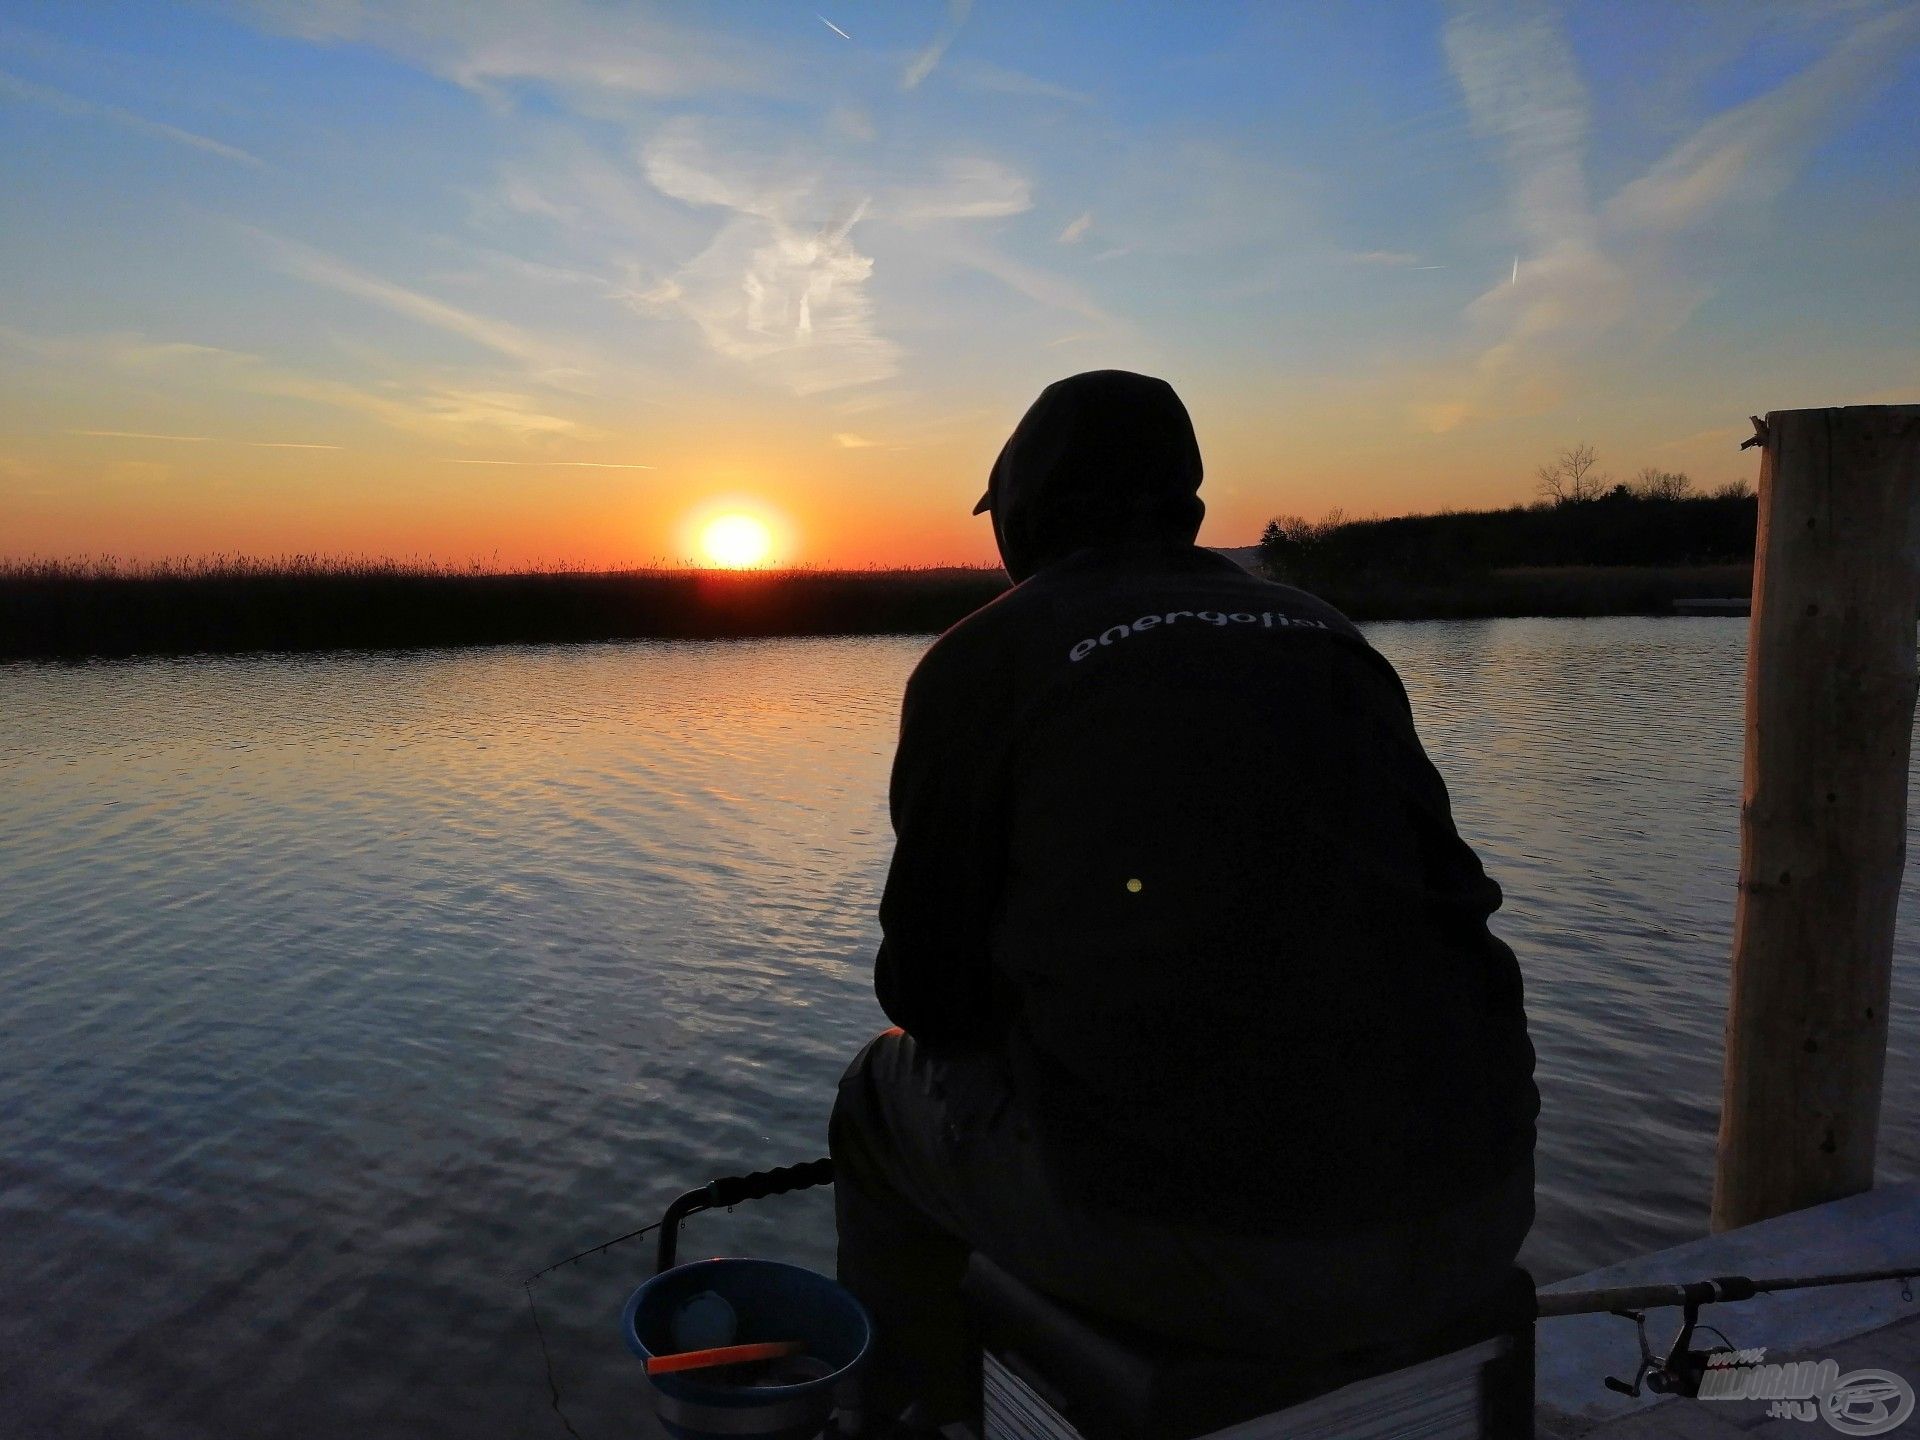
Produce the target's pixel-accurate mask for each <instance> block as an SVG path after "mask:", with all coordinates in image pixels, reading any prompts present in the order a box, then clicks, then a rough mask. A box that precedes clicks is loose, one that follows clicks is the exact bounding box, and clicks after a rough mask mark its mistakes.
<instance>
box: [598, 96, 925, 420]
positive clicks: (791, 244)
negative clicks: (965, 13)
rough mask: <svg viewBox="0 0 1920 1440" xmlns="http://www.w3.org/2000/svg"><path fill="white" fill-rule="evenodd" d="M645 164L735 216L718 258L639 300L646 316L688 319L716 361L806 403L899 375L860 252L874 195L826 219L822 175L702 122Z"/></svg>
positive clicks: (677, 128)
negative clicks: (673, 314)
mask: <svg viewBox="0 0 1920 1440" xmlns="http://www.w3.org/2000/svg"><path fill="white" fill-rule="evenodd" d="M642 163H643V165H644V168H645V171H646V175H647V178H648V179H649V180H650V181H651V182H652V184H653V185H654V187H655V188H656V189H658V190H659V191H661V193H663V194H665V195H669V196H672V197H673V198H675V199H677V200H681V201H684V202H685V203H687V204H690V205H697V206H703V207H709V208H717V209H721V210H724V211H727V212H729V215H728V218H727V219H726V220H725V221H724V222H723V223H722V225H721V227H720V230H719V232H718V233H717V234H716V235H714V237H713V238H712V240H711V241H710V242H709V243H708V245H707V247H706V249H704V250H703V251H701V253H700V254H698V255H697V256H695V257H694V258H693V259H692V260H690V261H688V262H687V263H686V264H685V265H682V266H681V267H680V268H679V269H678V270H677V271H676V272H675V273H674V274H673V275H671V276H670V277H668V278H667V279H665V280H664V281H663V282H662V283H660V284H658V285H656V286H654V287H652V288H650V289H648V290H646V291H644V292H642V293H640V294H638V295H636V296H635V297H634V303H635V305H636V308H641V309H643V310H644V309H646V308H649V307H655V306H672V307H675V308H677V309H679V310H680V311H681V312H682V313H684V314H686V315H687V316H688V317H689V318H691V319H692V320H693V322H694V323H695V324H696V325H697V326H698V327H699V329H700V332H701V334H702V335H703V336H704V337H705V339H706V341H707V344H708V345H709V346H710V347H711V348H712V349H713V350H714V351H716V352H717V353H719V354H720V355H723V356H725V357H726V358H728V359H730V360H733V361H736V362H739V363H742V364H745V365H747V366H749V367H751V368H752V369H754V370H756V371H758V372H760V373H762V374H764V375H766V376H767V377H768V378H769V379H771V380H773V381H774V382H775V383H777V384H781V385H784V386H785V387H787V388H789V389H791V390H792V391H793V392H794V393H796V394H800V395H810V394H817V393H819V392H821V391H826V390H835V389H841V388H844V387H847V386H852V385H861V384H867V383H870V382H872V381H876V380H884V379H886V378H887V377H888V376H890V375H892V374H893V373H894V371H895V369H896V368H897V366H898V351H897V349H896V347H895V346H894V345H893V344H892V343H891V342H890V341H888V340H886V339H885V338H883V337H882V336H881V335H880V333H879V331H878V329H877V328H876V326H875V321H874V313H873V300H872V297H871V296H870V295H869V294H868V293H867V289H866V286H867V282H868V280H869V279H870V278H871V276H872V274H873V260H872V258H871V257H870V256H867V255H864V254H862V253H861V252H860V251H858V250H856V249H855V248H854V246H853V243H852V236H853V231H854V227H855V226H857V225H858V224H859V223H860V221H861V219H862V218H863V217H864V216H865V214H866V213H867V208H868V204H869V202H868V200H867V199H866V198H865V197H864V196H862V197H858V198H853V197H842V198H840V199H839V200H838V201H837V205H838V206H839V207H843V208H840V211H839V213H838V214H837V215H833V216H832V218H824V219H823V218H822V212H823V211H827V210H829V207H832V206H834V205H835V204H836V202H835V201H834V200H832V199H830V198H829V197H828V195H826V194H823V193H822V191H823V189H824V187H823V185H822V182H821V179H820V177H819V176H818V175H817V174H816V173H811V172H808V171H805V170H801V169H798V168H796V167H795V166H794V164H793V163H792V162H791V159H790V157H782V156H777V155H774V156H769V155H767V154H765V153H753V152H748V151H743V150H741V149H739V148H737V147H729V146H725V145H722V144H717V143H715V141H714V139H713V137H712V136H710V135H709V134H708V132H707V131H706V129H705V128H704V127H702V126H701V125H699V124H698V123H696V122H694V121H692V120H682V121H677V122H674V123H673V124H670V125H668V126H666V127H665V128H664V129H662V131H661V132H660V133H659V134H658V135H656V136H655V137H654V139H653V140H652V142H651V143H649V144H648V145H647V147H646V149H645V151H644V153H643V156H642Z"/></svg>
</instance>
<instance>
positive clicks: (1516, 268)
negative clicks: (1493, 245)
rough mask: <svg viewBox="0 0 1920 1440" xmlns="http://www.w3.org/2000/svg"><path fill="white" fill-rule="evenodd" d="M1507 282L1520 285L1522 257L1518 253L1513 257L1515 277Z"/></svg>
mask: <svg viewBox="0 0 1920 1440" xmlns="http://www.w3.org/2000/svg"><path fill="white" fill-rule="evenodd" d="M1507 283H1508V284H1509V285H1518V284H1519V283H1520V257H1519V256H1518V255H1516V256H1514V257H1513V278H1512V279H1511V280H1509V281H1507Z"/></svg>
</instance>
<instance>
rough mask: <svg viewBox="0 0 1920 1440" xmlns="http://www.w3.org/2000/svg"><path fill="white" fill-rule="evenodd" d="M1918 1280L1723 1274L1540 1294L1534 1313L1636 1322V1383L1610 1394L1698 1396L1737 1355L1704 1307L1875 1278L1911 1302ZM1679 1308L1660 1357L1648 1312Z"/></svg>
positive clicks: (1622, 1383) (1860, 1274) (1901, 1275)
mask: <svg viewBox="0 0 1920 1440" xmlns="http://www.w3.org/2000/svg"><path fill="white" fill-rule="evenodd" d="M1916 1276H1920V1266H1901V1267H1896V1268H1893V1269H1888V1270H1847V1271H1842V1272H1840V1273H1838V1274H1833V1275H1788V1276H1774V1277H1769V1278H1767V1279H1763V1280H1754V1279H1750V1278H1749V1277H1747V1276H1745V1275H1721V1276H1718V1277H1716V1278H1714V1279H1712V1280H1693V1281H1687V1282H1679V1283H1673V1282H1669V1283H1665V1284H1653V1285H1621V1286H1616V1287H1614V1288H1612V1289H1607V1290H1562V1291H1558V1292H1554V1293H1548V1292H1546V1291H1541V1292H1540V1293H1539V1294H1537V1295H1536V1296H1535V1298H1534V1313H1535V1314H1536V1315H1537V1316H1538V1318H1540V1319H1542V1320H1549V1319H1554V1318H1557V1317H1559V1316H1563V1315H1618V1316H1619V1317H1620V1318H1621V1319H1623V1320H1631V1321H1633V1325H1634V1331H1635V1333H1636V1334H1637V1336H1638V1337H1639V1341H1640V1364H1639V1368H1638V1369H1636V1370H1635V1371H1634V1376H1633V1379H1632V1380H1630V1381H1629V1380H1622V1379H1620V1378H1618V1377H1617V1376H1613V1375H1609V1376H1607V1377H1606V1385H1607V1388H1608V1389H1609V1390H1615V1391H1618V1392H1619V1393H1620V1394H1622V1395H1631V1396H1635V1397H1638V1396H1639V1394H1640V1392H1641V1387H1642V1386H1643V1385H1644V1386H1645V1387H1646V1388H1647V1389H1648V1390H1651V1391H1653V1392H1654V1393H1655V1394H1656V1395H1682V1396H1686V1397H1688V1398H1690V1399H1691V1398H1697V1397H1698V1396H1699V1394H1700V1382H1701V1380H1702V1379H1704V1378H1705V1376H1706V1373H1707V1370H1708V1368H1709V1367H1710V1366H1711V1365H1712V1364H1713V1363H1714V1361H1715V1360H1716V1359H1718V1358H1719V1357H1721V1356H1727V1355H1732V1354H1734V1353H1735V1351H1734V1348H1733V1346H1732V1345H1731V1344H1730V1343H1726V1340H1727V1337H1726V1336H1725V1335H1723V1334H1721V1332H1720V1330H1719V1329H1718V1327H1716V1326H1713V1325H1701V1324H1700V1307H1701V1306H1702V1305H1712V1304H1715V1303H1716V1302H1731V1301H1738V1300H1751V1299H1753V1298H1754V1297H1755V1296H1757V1295H1771V1294H1774V1293H1776V1292H1778V1291H1782V1290H1811V1289H1815V1288H1818V1287H1821V1286H1826V1285H1864V1284H1867V1283H1869V1282H1871V1281H1875V1280H1898V1281H1899V1282H1900V1298H1901V1299H1902V1300H1905V1301H1908V1302H1911V1301H1912V1299H1913V1286H1912V1284H1911V1282H1912V1280H1913V1279H1914V1278H1915V1277H1916ZM1676 1308H1677V1309H1678V1310H1679V1311H1680V1328H1679V1329H1678V1330H1677V1331H1675V1332H1674V1337H1673V1343H1672V1344H1671V1345H1670V1346H1668V1347H1667V1353H1666V1354H1665V1355H1656V1354H1654V1352H1653V1347H1652V1346H1651V1345H1650V1344H1649V1343H1648V1342H1647V1313H1646V1312H1647V1311H1649V1310H1660V1309H1676ZM1696 1327H1697V1328H1699V1329H1702V1330H1712V1331H1713V1333H1714V1334H1716V1335H1719V1336H1720V1339H1721V1341H1722V1342H1723V1343H1722V1344H1720V1345H1718V1346H1715V1347H1713V1348H1711V1349H1706V1350H1698V1349H1695V1348H1694V1347H1693V1344H1692V1341H1693V1332H1694V1330H1695V1328H1696Z"/></svg>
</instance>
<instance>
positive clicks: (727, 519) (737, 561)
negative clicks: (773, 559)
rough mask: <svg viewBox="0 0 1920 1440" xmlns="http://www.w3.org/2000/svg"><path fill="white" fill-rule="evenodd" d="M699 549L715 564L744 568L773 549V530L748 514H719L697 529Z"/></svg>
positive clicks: (764, 557)
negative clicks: (716, 517)
mask: <svg viewBox="0 0 1920 1440" xmlns="http://www.w3.org/2000/svg"><path fill="white" fill-rule="evenodd" d="M700 549H701V550H702V552H703V553H704V554H705V555H706V557H707V559H709V560H711V561H712V562H713V563H714V564H716V565H723V566H725V567H727V568H728V569H730V570H744V569H746V568H747V567H748V566H751V565H758V564H759V563H760V562H761V561H763V560H765V559H766V558H767V554H768V552H769V551H771V550H772V549H773V532H772V531H770V530H768V529H767V527H766V525H765V523H764V522H762V521H759V520H756V519H754V518H753V516H751V515H722V516H720V517H719V518H718V519H717V520H713V521H710V522H709V523H708V525H707V527H706V529H704V530H702V531H701V532H700Z"/></svg>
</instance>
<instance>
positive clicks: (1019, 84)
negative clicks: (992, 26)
mask: <svg viewBox="0 0 1920 1440" xmlns="http://www.w3.org/2000/svg"><path fill="white" fill-rule="evenodd" d="M945 73H946V74H948V75H950V76H952V77H953V79H954V80H955V81H957V82H958V83H959V84H961V85H964V86H966V87H967V88H968V89H971V90H987V91H991V92H993V93H995V94H998V95H1019V96H1024V97H1027V98H1030V99H1035V100H1062V101H1065V102H1067V103H1068V104H1071V105H1091V104H1093V97H1092V96H1091V95H1089V94H1087V93H1086V92H1085V91H1082V90H1070V89H1068V88H1067V87H1066V86H1065V85H1056V84H1054V83H1053V82H1052V81H1051V80H1042V79H1040V78H1039V77H1038V76H1035V75H1028V74H1026V73H1024V72H1022V71H1019V70H1009V69H1007V68H1006V67H1005V66H1004V65H990V64H988V63H987V62H986V61H984V60H955V61H951V62H949V63H948V65H947V66H946V71H945Z"/></svg>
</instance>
